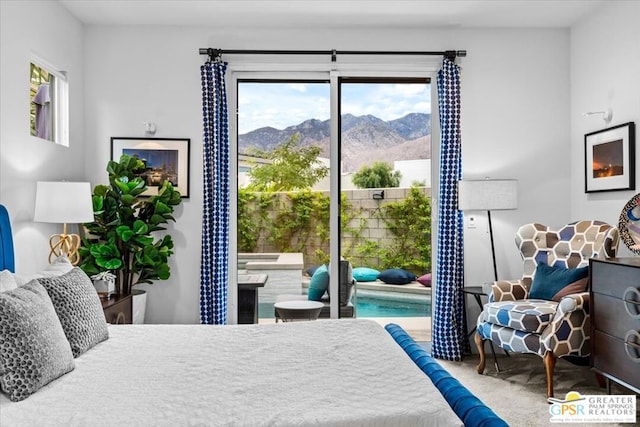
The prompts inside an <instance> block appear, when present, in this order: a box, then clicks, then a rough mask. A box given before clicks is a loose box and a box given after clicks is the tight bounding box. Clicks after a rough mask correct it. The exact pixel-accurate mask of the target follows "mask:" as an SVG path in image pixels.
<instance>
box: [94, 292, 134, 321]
mask: <svg viewBox="0 0 640 427" xmlns="http://www.w3.org/2000/svg"><path fill="white" fill-rule="evenodd" d="M100 301H101V302H102V310H103V311H104V317H106V318H107V323H112V324H114V325H120V324H130V323H131V321H132V307H131V304H132V297H131V295H112V296H111V298H109V299H101V300H100Z"/></svg>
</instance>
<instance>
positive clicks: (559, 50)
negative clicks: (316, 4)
mask: <svg viewBox="0 0 640 427" xmlns="http://www.w3.org/2000/svg"><path fill="white" fill-rule="evenodd" d="M2 4H3V6H2V7H3V8H2V12H3V13H2V16H3V18H2V19H3V21H2V24H3V25H2V36H3V37H2V55H3V56H2V59H3V61H2V89H3V101H2V102H3V106H5V103H9V104H8V105H14V103H15V102H21V99H22V94H21V93H18V92H17V91H10V92H9V91H8V92H5V91H4V90H5V87H9V86H12V85H13V86H15V85H17V83H16V81H18V80H19V78H20V75H19V73H18V72H17V71H15V69H17V68H18V67H19V66H20V65H19V62H20V61H21V58H22V57H25V55H27V51H28V50H29V49H31V48H32V46H36V45H37V44H38V43H44V40H45V39H46V37H45V36H43V35H40V38H38V39H37V40H31V39H30V36H29V32H28V30H27V28H28V27H29V26H30V25H31V23H32V21H31V18H32V17H31V15H29V16H28V17H27V10H28V11H30V12H32V11H31V8H27V7H22V6H18V5H12V6H11V7H5V5H4V2H3V3H2ZM42 4H43V5H46V4H48V2H42ZM5 11H7V12H9V16H7V13H5ZM56 11H57V14H56V13H54V14H50V16H49V19H51V17H53V18H54V19H53V21H52V22H56V23H61V24H66V25H64V26H63V27H64V28H67V27H69V28H72V29H74V28H75V29H77V32H78V34H77V36H78V37H77V40H82V42H80V43H81V44H83V49H84V50H83V51H80V52H77V51H76V50H75V49H72V51H73V52H77V57H74V59H77V60H80V61H82V64H84V70H83V74H84V76H85V85H84V97H83V99H81V100H80V101H78V100H77V99H76V98H74V99H75V101H72V102H75V105H74V107H75V111H76V113H75V115H74V118H73V119H72V130H73V131H74V132H73V136H72V148H71V149H70V151H71V150H73V149H74V148H73V147H74V146H76V147H77V146H78V144H80V143H83V142H86V144H88V145H87V147H89V148H88V149H87V152H86V155H85V157H84V158H85V165H84V169H83V171H79V170H77V169H76V168H78V163H80V162H77V161H75V162H71V163H73V165H72V166H70V167H71V168H73V169H72V170H73V173H74V174H76V173H77V174H78V176H81V175H83V174H84V177H85V178H87V179H89V180H90V181H91V182H92V184H93V185H95V184H96V183H99V182H105V181H106V177H107V175H106V172H105V171H104V168H105V166H106V163H107V161H108V160H109V158H110V146H109V138H110V137H112V136H140V137H142V136H144V127H143V125H142V122H148V121H152V122H155V123H156V124H157V127H158V132H157V134H156V136H157V137H182V138H191V189H190V192H191V198H190V199H187V200H185V203H184V204H183V205H182V206H181V207H180V208H179V209H178V211H177V213H176V218H177V223H176V224H175V225H174V226H171V227H170V228H171V231H172V234H173V236H174V240H175V241H176V247H175V255H174V256H173V257H172V258H171V262H170V263H171V267H172V276H171V278H170V279H169V280H168V281H166V282H158V283H156V284H154V285H152V286H150V287H146V289H150V292H149V299H148V307H147V321H149V322H151V323H197V322H198V319H199V308H198V305H199V263H200V234H201V230H200V223H201V221H200V218H201V203H202V196H201V191H202V184H201V180H202V173H201V171H202V159H201V157H202V146H201V106H200V72H199V66H200V65H201V63H202V62H203V60H204V57H201V56H200V55H198V48H200V47H219V48H238V49H243V48H247V49H248V48H252V49H331V48H336V49H345V50H399V49H403V50H444V49H466V50H468V56H467V57H466V58H463V59H460V60H459V63H460V65H461V66H462V86H463V87H462V106H463V107H462V135H463V146H464V148H463V165H464V166H463V167H464V176H465V178H478V177H483V176H491V177H495V178H515V179H518V180H519V183H520V206H519V209H518V210H516V211H505V212H499V213H498V212H496V213H495V214H494V217H493V218H494V227H495V235H496V248H497V256H498V262H499V266H500V269H501V276H505V277H506V276H507V275H508V276H516V274H519V269H520V260H519V257H518V255H517V254H516V253H515V250H514V249H515V248H514V246H513V234H514V232H515V229H516V228H517V226H518V225H520V224H522V223H524V222H529V221H534V220H535V221H541V222H546V223H549V224H560V223H564V222H565V221H566V218H567V217H569V213H570V204H569V200H570V187H571V185H570V183H571V175H570V173H571V172H570V170H569V169H568V168H566V167H565V164H566V159H567V158H568V156H569V155H570V144H569V140H570V126H569V116H570V115H569V85H570V81H569V59H568V58H569V33H568V31H565V30H553V29H541V30H510V29H505V30H456V29H452V30H428V29H425V30H423V31H416V30H407V31H401V30H396V31H380V30H376V31H373V32H372V31H369V30H367V29H358V30H353V31H339V30H332V31H331V32H314V31H302V30H301V31H300V32H299V33H298V34H296V36H295V37H292V36H291V33H289V32H285V31H261V30H259V29H256V30H255V31H251V32H248V31H245V30H238V31H235V30H233V29H224V30H216V29H215V28H213V27H212V28H197V29H194V28H180V27H161V28H150V27H102V26H89V27H86V28H85V29H84V32H83V31H82V29H81V28H80V26H79V25H78V24H77V22H75V21H73V20H72V19H70V18H69V17H68V16H66V14H64V13H61V11H59V10H57V9H56ZM58 15H61V16H58ZM28 18H29V20H28ZM67 21H70V23H69V22H67ZM5 22H16V23H15V24H12V25H10V26H5ZM65 31H66V30H65ZM68 31H71V30H68ZM20 37H24V42H21V43H19V45H20V47H18V48H13V47H12V48H11V49H10V50H11V52H13V53H12V54H11V55H9V54H8V53H5V46H8V43H7V42H5V40H8V39H11V40H14V39H16V38H20ZM77 40H76V41H75V43H78V41H77ZM72 45H73V46H75V44H72ZM65 46H67V45H65ZM42 48H43V49H44V50H45V51H47V52H49V51H51V52H55V49H57V48H54V47H47V46H43V47H42ZM52 54H53V53H52ZM5 55H6V56H7V57H6V60H5ZM7 61H9V62H10V63H14V62H15V63H18V64H12V65H11V69H12V70H13V71H12V72H11V74H6V73H5V64H7ZM52 61H55V58H52ZM385 61H388V59H385ZM72 65H75V62H74V64H72ZM70 67H71V65H70ZM25 68H26V65H25ZM25 79H26V77H25ZM25 87H26V80H25ZM5 93H6V94H8V96H5ZM24 93H25V94H26V89H25V91H24ZM25 102H26V95H25ZM83 103H84V110H83V111H84V117H82V116H81V115H80V114H78V112H77V108H78V105H80V107H82V104H83ZM24 108H25V109H26V104H25V107H24ZM5 111H6V108H3V111H2V120H3V126H2V127H3V129H2V134H1V135H2V145H3V147H4V145H5V144H9V145H10V146H12V147H13V146H15V147H17V146H18V144H19V143H17V142H16V143H14V142H13V135H14V134H18V133H19V132H18V130H17V129H14V128H15V127H17V125H15V126H14V128H12V129H13V131H12V132H11V133H7V132H8V131H7V130H6V129H5V126H4V122H5V117H6V116H7V115H8V114H6V113H5ZM81 111H82V108H81ZM24 116H25V120H26V110H25V115H24ZM20 117H21V116H20ZM78 127H80V129H82V130H83V132H84V133H83V135H82V136H80V137H78V132H77V129H78ZM24 128H25V135H28V128H27V124H25V125H24ZM27 139H28V136H25V137H24V138H22V139H21V142H20V144H22V143H24V141H26V140H27ZM74 142H75V143H74ZM52 150H53V149H52ZM550 153H552V154H553V155H551V154H550ZM65 154H66V152H65ZM83 154H84V153H83ZM74 155H75V153H74ZM34 156H35V157H36V158H37V159H38V161H41V162H42V163H44V164H47V167H46V169H45V171H46V174H47V175H50V176H51V178H54V177H58V175H60V177H62V174H63V172H67V171H68V169H66V168H61V167H60V166H59V165H60V164H61V163H62V162H61V160H60V159H59V158H58V159H57V161H52V160H51V159H52V158H53V154H47V153H34ZM24 157H27V158H28V156H26V155H25V156H21V157H20V159H22V158H24ZM42 157H44V159H42ZM65 158H66V156H65ZM77 158H78V157H74V159H77ZM4 159H5V155H4V150H3V171H2V178H3V183H2V189H3V193H2V194H1V195H0V198H1V201H2V203H4V204H7V205H8V206H9V208H10V209H12V210H14V209H13V208H14V206H18V207H19V210H20V212H21V214H20V217H19V219H20V221H18V226H19V227H23V228H24V227H26V225H27V224H29V222H30V221H31V215H32V214H31V209H32V206H31V204H32V202H31V201H29V202H26V201H21V202H19V201H18V200H17V199H18V197H17V196H15V195H11V194H7V195H5V192H4V189H5V188H11V187H10V186H9V185H6V184H5V179H7V180H11V181H14V180H19V181H24V183H23V184H22V187H23V192H24V194H25V196H24V197H27V195H28V197H29V200H31V198H33V188H34V187H35V181H36V179H40V178H39V177H37V174H36V175H32V174H27V173H20V172H18V171H16V170H15V168H16V166H15V165H17V164H18V163H19V161H18V160H16V159H15V158H12V159H10V160H8V161H7V162H8V163H9V164H10V165H11V166H10V168H11V169H10V170H7V171H6V172H5V167H4V163H5V160H4ZM54 164H55V166H54ZM39 173H44V172H43V171H41V170H40V171H39ZM68 177H71V175H69V176H68ZM550 207H553V209H550ZM233 214H234V213H233V211H232V215H233ZM13 219H14V221H15V220H16V219H15V217H14V218H13ZM481 219H482V218H479V221H478V228H477V229H475V230H473V232H469V233H467V236H466V241H467V249H466V252H467V254H466V261H467V268H466V275H467V279H468V282H469V284H478V283H482V282H484V281H487V280H489V279H490V278H491V276H492V273H491V266H490V263H491V258H490V253H489V250H488V248H489V242H488V235H487V234H486V228H485V225H486V224H484V225H483V223H482V221H481ZM24 237H25V236H20V235H18V236H17V238H18V239H17V240H23V242H20V243H19V244H20V245H23V247H24V245H30V244H32V243H34V242H35V239H32V238H24ZM26 237H29V236H26ZM35 243H37V242H35ZM38 245H39V243H38ZM23 252H24V251H23ZM18 255H19V258H21V259H19V264H20V265H24V264H25V263H26V262H25V260H24V258H25V257H26V255H25V254H24V253H22V254H20V253H19V254H18Z"/></svg>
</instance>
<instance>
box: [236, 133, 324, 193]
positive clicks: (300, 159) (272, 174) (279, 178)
mask: <svg viewBox="0 0 640 427" xmlns="http://www.w3.org/2000/svg"><path fill="white" fill-rule="evenodd" d="M320 152H321V149H320V147H318V146H316V145H307V146H302V145H301V144H300V134H295V135H293V136H291V138H289V139H288V140H286V141H283V142H282V143H280V144H279V145H278V146H277V147H275V148H274V149H273V150H271V151H261V150H254V151H253V152H251V153H250V154H252V155H254V156H256V157H261V158H263V159H268V160H271V163H269V164H262V165H259V166H256V167H254V168H252V169H251V171H250V172H249V176H250V177H251V183H250V184H249V186H248V187H247V188H248V190H251V191H291V190H298V189H305V188H311V187H313V185H314V184H316V183H317V182H318V181H320V180H321V179H322V178H324V177H326V176H327V175H328V174H329V168H328V167H327V166H325V165H324V164H323V163H321V162H319V161H318V155H320Z"/></svg>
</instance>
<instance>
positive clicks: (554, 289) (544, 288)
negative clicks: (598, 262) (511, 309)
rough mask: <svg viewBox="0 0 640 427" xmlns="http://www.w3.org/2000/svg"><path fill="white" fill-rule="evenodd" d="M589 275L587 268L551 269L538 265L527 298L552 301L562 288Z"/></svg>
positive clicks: (541, 264) (547, 266) (548, 266)
mask: <svg viewBox="0 0 640 427" xmlns="http://www.w3.org/2000/svg"><path fill="white" fill-rule="evenodd" d="M588 275H589V267H588V266H587V267H582V268H564V267H552V266H550V265H547V264H544V263H540V264H538V266H537V267H536V274H535V276H534V277H533V283H532V284H531V290H530V291H529V298H531V299H543V300H547V301H553V300H554V298H553V297H554V295H556V294H557V293H558V292H559V291H561V290H562V289H563V288H564V287H566V286H568V285H571V284H572V283H574V282H575V281H577V280H580V279H584V278H585V277H587V276H588Z"/></svg>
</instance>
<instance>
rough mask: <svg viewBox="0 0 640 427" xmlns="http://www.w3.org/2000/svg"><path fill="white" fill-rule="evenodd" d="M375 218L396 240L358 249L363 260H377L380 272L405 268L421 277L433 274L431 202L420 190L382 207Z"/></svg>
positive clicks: (372, 242)
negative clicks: (425, 274) (429, 273)
mask: <svg viewBox="0 0 640 427" xmlns="http://www.w3.org/2000/svg"><path fill="white" fill-rule="evenodd" d="M375 217H376V218H377V219H379V220H380V221H382V222H383V223H384V224H385V228H386V229H387V230H388V231H389V232H390V233H391V234H392V236H393V238H391V239H387V240H386V241H383V242H381V241H375V242H374V241H369V242H366V243H364V244H362V245H360V246H359V247H358V248H357V252H358V254H359V256H361V257H363V258H367V257H370V258H371V257H375V258H377V259H378V267H379V268H380V269H387V268H404V269H406V270H409V271H412V272H413V273H415V274H417V275H422V274H424V273H428V272H431V200H430V199H429V197H427V196H426V195H425V194H424V193H423V192H421V191H420V190H419V189H418V188H416V187H411V189H410V193H409V196H408V197H407V198H406V199H404V200H402V201H398V202H390V203H386V204H384V205H382V206H381V207H380V209H379V210H378V211H377V212H376V213H375Z"/></svg>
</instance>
